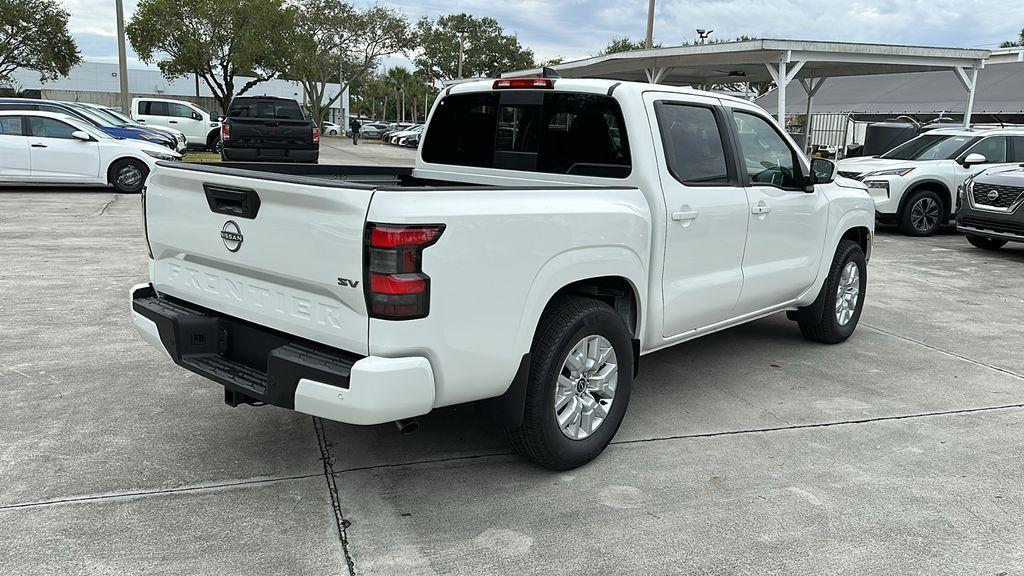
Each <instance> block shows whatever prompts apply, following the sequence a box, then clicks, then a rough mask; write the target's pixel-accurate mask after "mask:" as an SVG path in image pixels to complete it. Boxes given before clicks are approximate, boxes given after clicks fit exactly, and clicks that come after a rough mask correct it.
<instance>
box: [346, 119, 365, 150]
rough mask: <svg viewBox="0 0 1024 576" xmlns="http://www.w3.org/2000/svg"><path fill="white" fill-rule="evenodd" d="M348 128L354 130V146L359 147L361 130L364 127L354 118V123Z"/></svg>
mask: <svg viewBox="0 0 1024 576" xmlns="http://www.w3.org/2000/svg"><path fill="white" fill-rule="evenodd" d="M348 127H349V128H350V129H351V130H352V145H353V146H358V145H359V129H360V128H362V127H363V125H362V124H360V123H359V120H357V119H356V118H353V119H352V121H351V122H349V123H348Z"/></svg>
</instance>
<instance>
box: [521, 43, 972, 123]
mask: <svg viewBox="0 0 1024 576" xmlns="http://www.w3.org/2000/svg"><path fill="white" fill-rule="evenodd" d="M988 56H989V51H988V50H975V49H967V48H937V47H929V46H899V45H892V44H861V43H853V42H818V41H811V40H768V39H764V40H744V41H739V42H723V43H719V44H700V45H692V46H674V47H669V48H654V49H651V50H634V51H631V52H619V53H615V54H605V55H603V56H595V57H593V58H586V59H584V60H576V61H573V62H564V63H562V64H556V65H554V66H551V68H552V69H554V70H555V71H556V72H558V74H559V75H560V76H563V77H566V78H609V79H616V80H627V81H635V82H653V83H658V84H669V85H673V86H686V85H689V86H703V85H708V84H724V83H734V82H735V83H740V82H766V81H774V82H775V83H776V84H777V85H779V86H781V87H782V88H785V86H787V85H788V84H789V83H790V82H792V81H793V80H797V81H799V82H800V84H801V85H802V86H803V88H804V90H805V91H806V92H807V94H808V95H809V96H810V98H808V102H807V104H808V106H807V110H808V114H810V110H811V107H812V102H813V97H814V93H816V92H817V90H818V88H820V87H821V85H822V83H823V82H824V81H825V79H826V78H832V77H836V76H869V75H874V74H895V73H900V72H931V71H936V70H951V71H953V72H954V74H955V75H956V77H957V78H958V79H959V80H960V84H961V85H962V86H963V87H964V89H965V90H966V98H967V106H966V110H967V112H966V114H965V119H964V122H965V124H967V125H969V124H970V117H971V107H972V103H973V100H974V87H975V84H976V80H977V73H978V70H980V69H981V68H982V67H984V64H985V59H986V58H988ZM540 74H541V69H540V68H534V69H530V70H519V71H516V72H506V73H505V74H502V77H506V78H507V77H517V76H537V75H540ZM777 92H778V99H779V107H778V110H779V121H780V123H783V124H784V122H785V110H786V90H785V89H781V90H777Z"/></svg>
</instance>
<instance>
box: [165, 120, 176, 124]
mask: <svg viewBox="0 0 1024 576" xmlns="http://www.w3.org/2000/svg"><path fill="white" fill-rule="evenodd" d="M167 123H168V124H177V123H178V121H177V120H168V121H167Z"/></svg>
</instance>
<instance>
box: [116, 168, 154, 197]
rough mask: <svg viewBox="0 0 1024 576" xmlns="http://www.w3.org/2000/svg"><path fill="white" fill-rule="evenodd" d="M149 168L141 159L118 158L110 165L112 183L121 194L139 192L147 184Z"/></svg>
mask: <svg viewBox="0 0 1024 576" xmlns="http://www.w3.org/2000/svg"><path fill="white" fill-rule="evenodd" d="M148 174H149V168H147V167H146V165H145V164H144V163H142V162H141V161H139V160H133V159H125V160H118V161H117V162H115V163H114V164H113V165H112V166H111V167H110V175H109V179H110V184H111V185H113V187H114V190H116V191H117V192H119V193H121V194H138V193H139V192H141V191H142V187H143V186H144V185H145V184H146V176H147V175H148Z"/></svg>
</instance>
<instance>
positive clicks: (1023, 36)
mask: <svg viewBox="0 0 1024 576" xmlns="http://www.w3.org/2000/svg"><path fill="white" fill-rule="evenodd" d="M1018 46H1024V28H1021V30H1020V36H1019V37H1018V38H1017V39H1016V40H1007V41H1006V42H1003V43H1002V44H1000V45H999V47H1000V48H1016V47H1018Z"/></svg>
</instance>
